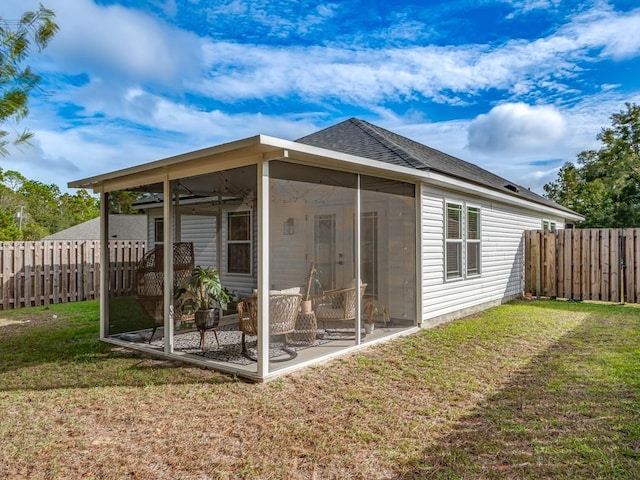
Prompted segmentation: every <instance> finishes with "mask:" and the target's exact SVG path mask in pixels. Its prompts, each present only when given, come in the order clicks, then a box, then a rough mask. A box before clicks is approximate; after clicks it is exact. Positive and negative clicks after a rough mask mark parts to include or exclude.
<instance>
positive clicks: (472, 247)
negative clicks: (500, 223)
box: [466, 207, 480, 277]
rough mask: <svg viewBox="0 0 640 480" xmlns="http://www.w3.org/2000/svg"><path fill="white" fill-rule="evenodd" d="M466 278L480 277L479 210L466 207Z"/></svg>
mask: <svg viewBox="0 0 640 480" xmlns="http://www.w3.org/2000/svg"><path fill="white" fill-rule="evenodd" d="M466 233H467V236H466V240H467V242H466V247H467V276H468V277H471V276H473V275H480V209H479V208H477V207H467V232H466Z"/></svg>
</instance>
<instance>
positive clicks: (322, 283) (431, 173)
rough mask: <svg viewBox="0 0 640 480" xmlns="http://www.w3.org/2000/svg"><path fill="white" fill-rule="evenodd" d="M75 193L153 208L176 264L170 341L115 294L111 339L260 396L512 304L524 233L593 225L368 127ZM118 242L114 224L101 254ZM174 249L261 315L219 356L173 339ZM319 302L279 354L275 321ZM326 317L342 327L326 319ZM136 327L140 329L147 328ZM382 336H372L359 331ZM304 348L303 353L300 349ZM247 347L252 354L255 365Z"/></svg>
mask: <svg viewBox="0 0 640 480" xmlns="http://www.w3.org/2000/svg"><path fill="white" fill-rule="evenodd" d="M70 186H71V187H74V186H75V187H82V188H93V189H94V190H95V191H96V192H100V193H101V195H103V198H102V204H103V205H105V204H106V201H105V200H106V199H107V197H108V195H109V193H110V192H111V191H119V190H127V191H136V192H138V193H140V192H142V195H143V196H142V199H141V200H140V201H139V202H138V204H137V208H139V209H140V210H141V212H143V213H144V214H146V215H147V218H148V224H147V225H148V241H149V245H150V248H153V247H156V251H157V252H160V253H162V252H164V253H163V254H162V255H161V256H160V257H158V262H159V263H160V264H161V267H162V268H160V270H159V271H158V275H159V277H158V278H159V279H160V280H161V281H158V284H159V285H162V289H163V290H162V291H161V292H159V293H158V295H157V298H158V299H159V300H158V301H159V302H160V303H159V304H158V306H157V308H156V310H155V311H154V312H155V314H154V315H155V322H156V327H157V326H158V325H160V327H161V332H160V335H158V336H157V337H158V338H154V337H153V336H151V338H149V335H148V334H147V333H145V332H148V331H149V330H148V329H147V328H148V327H150V326H151V325H152V324H145V323H144V322H145V321H147V322H152V320H144V318H147V319H148V318H149V315H150V314H149V313H148V312H147V313H142V312H141V311H140V308H139V306H137V304H138V303H140V302H139V301H138V300H139V299H136V298H131V299H122V298H108V297H109V294H108V292H104V297H103V298H106V300H103V303H104V305H103V311H102V316H103V318H102V326H103V328H102V331H101V338H102V339H103V340H105V341H108V342H111V343H115V344H118V345H124V346H128V347H130V348H136V349H140V350H145V351H148V352H149V353H152V354H155V355H158V356H164V357H169V358H179V359H181V360H184V361H188V362H191V363H196V364H200V365H204V366H208V367H212V368H216V369H220V370H223V371H228V372H232V373H234V374H238V375H241V376H245V377H247V378H251V379H254V380H266V379H269V378H273V377H275V376H278V375H281V374H284V373H287V372H289V371H291V370H294V369H296V368H301V367H303V366H305V365H310V364H313V363H316V362H318V361H321V360H326V359H327V358H330V357H333V356H338V355H342V354H344V353H346V352H350V351H353V350H356V349H358V348H361V347H362V346H363V345H367V344H369V345H372V344H375V343H378V342H381V341H386V340H388V339H389V338H393V337H395V336H398V335H405V334H408V333H411V332H414V331H416V330H417V328H419V327H425V326H433V325H436V324H438V323H441V322H443V321H447V320H450V319H453V318H457V317H460V316H463V315H465V314H468V313H470V312H473V311H476V310H479V309H482V308H487V307H488V306H491V305H495V304H498V303H501V302H504V301H508V300H510V299H513V298H516V297H518V296H520V295H521V294H522V290H523V282H524V272H523V263H524V246H523V231H525V230H529V229H540V228H543V227H544V228H563V227H564V226H565V225H566V224H567V223H572V222H575V221H578V220H580V219H581V217H580V216H579V215H577V214H575V213H574V212H572V211H570V210H568V209H566V208H564V207H561V206H560V205H557V204H555V203H553V202H551V201H549V200H548V199H545V198H543V197H541V196H539V195H536V194H534V193H533V192H530V191H529V190H528V189H526V188H524V187H521V186H518V185H515V184H513V183H511V182H509V181H508V180H506V179H503V178H501V177H499V176H496V175H493V174H491V173H490V172H487V171H486V170H483V169H481V168H479V167H477V166H475V165H473V164H470V163H468V162H465V161H463V160H460V159H458V158H455V157H451V156H449V155H446V154H444V153H442V152H439V151H437V150H434V149H431V148H430V147H427V146H425V145H421V144H419V143H417V142H414V141H412V140H410V139H407V138H405V137H402V136H399V135H397V134H395V133H393V132H390V131H388V130H385V129H382V128H380V127H377V126H375V125H372V124H369V123H367V122H364V121H362V120H358V119H350V120H347V121H345V122H342V123H340V124H337V125H334V126H332V127H329V128H327V129H324V130H321V131H319V132H316V133H314V134H311V135H309V136H306V137H303V138H301V139H299V140H297V141H294V142H291V141H286V140H280V139H276V138H272V137H263V136H258V137H252V138H250V139H245V140H241V141H238V142H233V143H231V144H225V145H220V146H217V147H212V148H211V149H205V150H203V151H198V152H191V153H189V154H185V155H181V156H178V157H172V158H169V159H165V160H161V161H158V162H154V163H151V164H147V165H140V166H137V167H132V168H130V169H126V170H123V171H119V172H112V173H110V174H105V175H101V176H98V177H93V178H90V179H85V180H81V181H78V182H73V183H72V184H70ZM164 198H170V199H172V201H170V202H164V200H163V199H164ZM108 234H109V225H108V219H107V216H106V212H103V238H107V237H108ZM176 242H186V243H188V244H190V245H192V246H193V251H194V259H193V264H194V265H202V266H206V267H214V268H216V269H217V270H218V271H219V272H220V275H221V281H222V284H223V285H224V286H225V287H226V288H227V289H228V290H229V291H230V292H233V295H234V299H235V300H243V302H246V301H251V302H254V304H257V314H255V315H257V316H255V317H253V320H252V321H253V322H255V324H256V325H255V328H253V329H249V330H247V329H246V327H244V326H243V325H244V323H243V317H239V316H238V315H243V313H242V312H240V313H239V314H237V313H236V312H235V310H234V311H228V312H225V313H226V316H225V317H223V318H222V320H221V321H220V325H219V327H218V328H217V330H218V335H217V336H216V340H218V337H221V340H219V341H218V343H217V344H211V343H209V344H207V345H205V346H204V347H203V348H201V349H200V350H201V351H200V350H199V349H198V348H196V345H197V342H195V341H194V338H195V337H193V336H190V335H192V334H193V335H195V334H196V333H197V332H195V329H194V328H191V330H189V328H190V327H189V324H188V323H185V322H182V323H176V324H174V317H176V316H177V311H176V309H177V308H178V306H177V305H178V303H176V295H175V292H176V290H178V286H177V285H173V282H172V279H175V277H174V276H173V271H174V270H175V269H176V268H177V267H176V265H175V264H174V265H173V266H172V263H171V262H172V250H171V247H170V245H171V244H173V243H176ZM156 255H157V254H156ZM162 262H163V263H162ZM310 273H311V277H309V274H310ZM105 274H106V275H108V272H106V273H105ZM162 279H164V280H162ZM330 292H343V293H340V294H341V295H345V296H344V298H343V299H339V297H336V296H335V294H332V293H330ZM307 294H309V295H307ZM307 296H309V297H313V298H314V300H313V302H314V303H313V305H314V310H313V311H312V313H309V314H305V313H303V312H302V309H301V306H300V305H301V304H300V303H294V304H292V306H290V307H291V308H289V310H291V309H292V308H293V309H295V312H298V314H297V316H296V314H295V312H294V313H293V314H292V315H291V314H287V316H288V318H289V317H290V318H289V320H288V321H289V322H290V323H291V322H292V323H291V326H290V327H289V329H288V330H287V332H288V333H285V334H284V335H278V337H282V340H275V337H276V335H275V330H274V328H273V326H274V321H275V320H276V319H280V317H283V316H285V313H284V310H278V309H277V308H276V307H275V305H276V304H280V303H278V302H282V301H284V300H286V301H292V302H300V301H301V299H303V298H306V297H307ZM346 298H349V299H350V300H349V301H348V302H347V300H344V299H346ZM171 299H173V300H171ZM346 303H349V305H350V307H349V308H350V309H351V310H349V312H347V310H348V309H347V307H346ZM327 311H331V312H333V314H335V315H337V316H335V315H334V316H333V317H332V316H330V317H326V318H324V317H323V315H325V313H323V312H327ZM123 312H124V314H123ZM336 312H337V313H336ZM125 314H126V315H125ZM333 314H332V315H333ZM151 316H153V315H151ZM129 317H135V318H138V319H139V320H140V321H139V322H137V323H136V325H137V327H135V328H134V327H133V326H131V325H132V324H131V322H129V319H130V318H129ZM283 318H284V317H283ZM246 320H247V319H245V321H246ZM238 322H239V323H238ZM134 323H135V322H134ZM280 323H282V322H280ZM370 323H371V324H375V325H376V326H377V328H376V330H375V331H373V330H371V329H364V328H363V327H365V326H367V325H368V324H370ZM294 324H295V325H294ZM145 325H147V327H145ZM365 330H366V332H365ZM256 331H257V333H256ZM154 332H155V329H154ZM372 332H373V333H372ZM205 333H206V332H205ZM278 333H281V332H280V331H279V332H278ZM209 337H212V336H211V335H210V336H209ZM303 337H304V338H305V339H306V340H305V342H306V343H305V345H303V346H300V345H298V346H297V347H296V349H295V352H293V351H292V349H291V348H289V347H288V344H289V343H290V342H293V343H294V344H295V342H296V341H297V340H300V339H301V338H303ZM246 338H251V342H253V343H251V349H252V350H251V351H252V352H255V354H253V353H252V354H250V355H248V354H246V353H247V352H246V351H245V348H246V345H245V343H246V342H245V339H246ZM203 341H204V340H203ZM201 345H202V344H201ZM241 346H242V351H241ZM283 352H285V353H287V354H288V355H289V356H287V355H285V354H284V353H283ZM241 357H242V358H241Z"/></svg>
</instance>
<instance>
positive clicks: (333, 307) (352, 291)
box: [311, 283, 367, 327]
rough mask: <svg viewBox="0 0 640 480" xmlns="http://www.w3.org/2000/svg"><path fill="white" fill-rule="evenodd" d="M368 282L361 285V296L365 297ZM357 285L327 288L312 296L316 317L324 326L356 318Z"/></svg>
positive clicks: (353, 320)
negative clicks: (328, 322)
mask: <svg viewBox="0 0 640 480" xmlns="http://www.w3.org/2000/svg"><path fill="white" fill-rule="evenodd" d="M366 289H367V284H366V283H363V284H361V285H360V298H362V297H364V291H365V290H366ZM356 300H357V298H356V287H347V288H339V289H335V290H327V291H324V292H322V293H321V294H319V295H316V296H315V297H312V298H311V305H312V308H313V311H314V312H315V314H316V319H317V320H319V321H322V325H323V327H325V324H326V322H327V321H330V322H354V324H355V319H356V306H357V305H356V304H357V302H356Z"/></svg>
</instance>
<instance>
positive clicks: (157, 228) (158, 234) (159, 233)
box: [153, 218, 164, 245]
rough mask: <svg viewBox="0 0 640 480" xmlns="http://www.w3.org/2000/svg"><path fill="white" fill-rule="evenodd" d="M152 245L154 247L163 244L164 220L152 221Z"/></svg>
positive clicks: (156, 219)
mask: <svg viewBox="0 0 640 480" xmlns="http://www.w3.org/2000/svg"><path fill="white" fill-rule="evenodd" d="M153 243H154V244H156V245H162V244H163V243H164V218H155V219H154V220H153Z"/></svg>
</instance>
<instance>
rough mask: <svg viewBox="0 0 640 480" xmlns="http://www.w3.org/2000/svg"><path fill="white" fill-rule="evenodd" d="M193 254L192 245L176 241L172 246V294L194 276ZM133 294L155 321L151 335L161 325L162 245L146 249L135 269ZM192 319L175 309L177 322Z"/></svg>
mask: <svg viewBox="0 0 640 480" xmlns="http://www.w3.org/2000/svg"><path fill="white" fill-rule="evenodd" d="M193 267H194V255H193V243H191V242H179V243H174V244H173V291H174V292H177V291H178V289H179V288H180V287H182V286H184V285H185V284H186V283H187V282H188V281H189V277H190V276H191V274H192V273H193ZM136 295H137V300H138V303H139V304H140V306H141V307H142V309H143V310H144V311H145V313H146V314H147V315H149V316H150V317H151V318H153V319H154V320H155V325H154V327H153V332H152V333H151V337H150V338H149V343H151V340H152V339H153V336H154V335H155V333H156V330H157V329H158V327H159V326H161V325H163V324H164V304H163V298H164V250H163V247H162V246H159V247H156V248H154V249H152V250H149V251H148V252H147V253H146V254H145V255H144V257H142V260H140V261H139V262H138V265H137V266H136ZM190 318H192V316H191V317H189V316H187V315H183V314H182V312H181V311H180V309H176V312H175V319H176V320H181V321H185V320H189V319H190Z"/></svg>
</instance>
